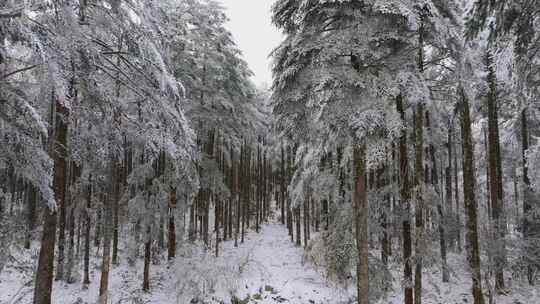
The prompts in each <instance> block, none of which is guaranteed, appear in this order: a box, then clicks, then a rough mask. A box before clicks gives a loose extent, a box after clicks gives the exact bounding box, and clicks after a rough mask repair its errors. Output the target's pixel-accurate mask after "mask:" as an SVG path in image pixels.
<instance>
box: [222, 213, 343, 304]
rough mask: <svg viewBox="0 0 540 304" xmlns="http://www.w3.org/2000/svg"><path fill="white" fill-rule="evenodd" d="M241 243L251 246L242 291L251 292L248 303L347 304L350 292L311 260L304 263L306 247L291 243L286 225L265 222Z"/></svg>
mask: <svg viewBox="0 0 540 304" xmlns="http://www.w3.org/2000/svg"><path fill="white" fill-rule="evenodd" d="M227 245H228V244H226V245H225V246H226V247H227ZM239 246H247V247H248V248H250V249H249V251H248V252H249V253H248V265H249V266H248V267H247V269H246V272H245V273H244V275H243V276H242V279H243V283H244V284H242V287H241V288H240V290H239V293H240V295H241V296H242V298H243V299H245V297H246V296H247V294H249V295H250V298H251V301H250V302H249V303H262V304H267V303H295V304H304V303H306V304H319V303H325V304H337V303H348V301H347V300H348V299H349V295H348V294H347V293H346V292H345V291H344V290H343V289H340V288H337V287H336V286H331V285H330V284H329V283H328V282H327V280H326V279H325V278H324V277H323V276H322V275H321V274H320V273H319V272H317V270H316V269H315V268H314V267H313V266H312V265H311V264H310V263H305V261H304V258H303V254H304V249H303V248H301V247H296V246H295V245H294V244H293V243H292V242H291V239H290V236H289V235H288V232H287V229H286V227H285V226H283V225H281V224H279V223H270V224H265V225H262V226H261V231H260V233H256V232H250V233H249V234H248V235H247V237H246V240H245V242H244V244H239ZM226 252H234V249H233V250H232V251H231V250H227V251H226Z"/></svg>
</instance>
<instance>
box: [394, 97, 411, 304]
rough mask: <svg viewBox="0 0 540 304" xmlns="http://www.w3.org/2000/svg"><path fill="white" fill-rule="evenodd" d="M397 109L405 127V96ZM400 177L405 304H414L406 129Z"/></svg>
mask: <svg viewBox="0 0 540 304" xmlns="http://www.w3.org/2000/svg"><path fill="white" fill-rule="evenodd" d="M396 108H397V111H398V113H399V115H400V117H401V120H402V122H403V124H404V125H406V122H405V110H404V108H403V96H402V95H398V96H397V97H396ZM399 173H400V174H399V176H400V180H401V185H400V186H401V187H400V191H399V192H400V199H401V204H402V206H403V212H404V215H403V221H402V231H403V262H404V269H403V274H404V281H405V282H404V284H405V289H404V303H405V304H413V288H412V286H413V279H412V266H411V255H412V238H411V222H410V209H411V205H410V204H411V202H410V200H411V186H410V182H409V158H408V156H407V131H406V129H405V128H404V129H403V130H402V131H401V136H400V138H399Z"/></svg>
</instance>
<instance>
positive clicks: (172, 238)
mask: <svg viewBox="0 0 540 304" xmlns="http://www.w3.org/2000/svg"><path fill="white" fill-rule="evenodd" d="M169 195H170V196H169V199H170V200H169V229H168V232H169V233H168V236H169V237H168V242H167V248H168V251H167V259H168V260H169V261H171V260H173V259H174V258H175V257H176V225H175V221H174V214H175V212H176V188H172V189H171V191H170V194H169Z"/></svg>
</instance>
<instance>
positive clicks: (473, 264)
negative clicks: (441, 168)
mask: <svg viewBox="0 0 540 304" xmlns="http://www.w3.org/2000/svg"><path fill="white" fill-rule="evenodd" d="M459 93H460V95H461V96H460V97H461V102H460V107H461V111H462V112H461V144H462V150H463V158H462V161H463V201H464V205H465V210H466V213H467V256H468V261H469V267H470V271H471V276H472V294H473V298H474V304H484V303H485V302H484V295H483V294H482V273H481V269H480V246H479V244H478V223H477V206H476V198H475V193H474V191H475V176H474V168H475V167H474V146H473V141H472V130H471V117H470V108H469V100H468V99H467V96H466V95H465V91H464V89H463V87H461V86H460V87H459Z"/></svg>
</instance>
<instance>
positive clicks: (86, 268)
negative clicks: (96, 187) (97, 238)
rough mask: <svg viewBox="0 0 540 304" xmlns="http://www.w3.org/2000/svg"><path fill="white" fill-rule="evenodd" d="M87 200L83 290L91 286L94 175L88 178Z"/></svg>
mask: <svg viewBox="0 0 540 304" xmlns="http://www.w3.org/2000/svg"><path fill="white" fill-rule="evenodd" d="M87 191H88V192H87V195H88V196H87V198H86V209H85V211H84V216H85V220H86V227H85V232H84V274H83V289H87V288H88V284H90V274H89V270H90V227H91V216H90V212H91V210H92V209H91V208H92V175H90V176H89V178H88V190H87Z"/></svg>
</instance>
